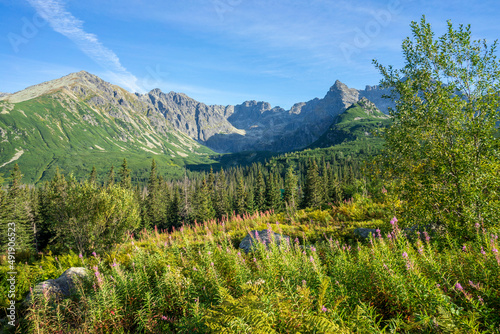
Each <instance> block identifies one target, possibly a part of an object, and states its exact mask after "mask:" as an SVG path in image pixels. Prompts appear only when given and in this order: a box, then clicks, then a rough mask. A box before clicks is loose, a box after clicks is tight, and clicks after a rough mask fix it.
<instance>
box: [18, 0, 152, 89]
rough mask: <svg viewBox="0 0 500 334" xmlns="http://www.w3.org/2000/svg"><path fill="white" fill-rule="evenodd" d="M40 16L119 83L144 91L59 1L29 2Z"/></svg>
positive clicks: (110, 51) (117, 60)
mask: <svg viewBox="0 0 500 334" xmlns="http://www.w3.org/2000/svg"><path fill="white" fill-rule="evenodd" d="M28 2H29V3H30V4H31V6H33V7H34V8H35V10H36V11H37V12H38V14H39V15H40V16H41V17H42V18H43V19H45V20H46V21H47V22H49V24H50V26H51V27H52V29H54V31H56V32H58V33H60V34H62V35H64V36H66V37H67V38H69V39H70V40H72V41H73V42H74V43H75V44H76V45H77V46H78V47H79V48H80V50H81V51H83V52H84V53H85V54H86V55H87V56H89V57H90V58H91V59H92V60H94V61H95V62H96V63H97V64H99V65H100V66H102V67H103V68H104V69H106V70H108V71H109V72H111V73H112V76H113V77H114V78H116V80H117V83H118V84H120V85H123V86H124V87H125V88H127V89H130V90H132V91H136V92H142V91H143V90H142V89H141V88H140V86H139V85H138V84H137V78H136V77H135V76H134V75H133V74H131V73H130V72H128V71H127V69H126V68H125V67H123V66H122V64H121V63H120V59H119V58H118V56H117V55H116V54H115V53H114V52H113V51H112V50H110V49H108V48H106V47H105V46H104V45H103V44H102V43H101V42H100V41H99V39H98V38H97V36H96V35H95V34H91V33H88V32H86V31H85V30H83V21H81V20H79V19H77V18H76V17H74V16H73V15H72V14H71V13H70V12H68V11H67V10H66V9H65V6H64V3H63V2H62V1H59V0H28Z"/></svg>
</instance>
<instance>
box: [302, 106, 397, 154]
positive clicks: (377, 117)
mask: <svg viewBox="0 0 500 334" xmlns="http://www.w3.org/2000/svg"><path fill="white" fill-rule="evenodd" d="M390 121H391V120H390V118H389V116H387V115H385V114H383V113H382V112H381V111H380V110H379V109H377V107H376V106H375V105H374V104H373V103H372V102H370V101H369V100H368V99H366V98H362V99H361V100H359V101H358V102H356V103H354V104H353V105H352V106H350V107H349V108H347V109H346V110H345V111H344V112H343V113H341V114H340V115H338V116H337V118H336V119H335V121H334V122H333V124H332V125H331V126H330V128H329V129H328V130H327V131H326V132H325V133H324V134H323V135H322V136H321V137H320V138H318V140H316V141H315V142H314V143H312V144H311V145H309V146H308V148H310V149H314V148H326V147H330V146H334V145H339V144H343V143H344V144H347V143H348V142H349V145H351V146H352V145H354V146H363V145H364V144H367V145H369V146H372V147H380V146H381V145H382V139H381V138H379V137H375V136H374V135H373V133H374V132H375V131H377V129H379V128H381V127H385V126H388V125H389V123H390Z"/></svg>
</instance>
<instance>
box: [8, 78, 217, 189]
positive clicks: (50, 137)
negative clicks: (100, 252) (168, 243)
mask: <svg viewBox="0 0 500 334" xmlns="http://www.w3.org/2000/svg"><path fill="white" fill-rule="evenodd" d="M72 88H75V87H74V86H73V87H72ZM81 88H82V87H80V86H77V89H74V90H76V91H79V92H80V91H81ZM83 88H84V93H82V94H78V95H76V94H74V93H73V92H72V91H69V90H68V89H66V88H64V89H60V90H57V91H55V92H51V93H49V94H43V95H41V96H38V97H35V98H33V99H28V100H25V101H21V102H17V101H15V100H14V102H12V100H0V173H3V174H4V176H7V175H8V174H9V171H10V170H11V169H12V168H13V166H14V164H15V163H18V164H19V166H20V167H21V170H22V172H23V174H24V181H25V182H30V183H36V182H40V181H44V180H48V179H51V178H52V176H53V175H54V173H55V170H56V168H57V167H58V168H60V169H62V170H63V171H65V173H73V175H74V176H75V177H76V178H77V179H80V178H83V177H86V176H88V174H89V173H90V171H91V170H92V167H93V166H95V167H96V169H97V171H98V174H99V175H98V178H99V179H104V177H105V175H106V174H107V172H108V171H109V168H110V167H111V165H114V166H115V168H117V167H119V165H120V164H121V163H122V161H123V159H124V158H126V159H127V160H128V163H129V167H130V168H131V169H132V170H133V171H134V174H133V175H132V177H133V179H145V178H147V173H148V172H149V167H150V165H151V160H152V159H153V158H154V159H155V160H157V161H158V163H159V168H160V172H161V173H162V174H163V175H170V176H176V175H180V174H181V172H182V169H181V168H180V167H181V166H184V165H186V164H199V163H210V162H211V161H212V160H211V159H210V158H209V155H213V154H214V152H213V151H211V150H210V149H208V148H206V147H204V146H202V145H199V144H198V143H196V142H195V141H194V140H192V139H191V138H189V137H188V136H186V135H184V134H182V133H180V132H179V131H177V130H174V129H173V128H171V127H170V126H169V124H167V123H166V122H165V120H164V118H163V117H162V115H161V114H157V115H155V114H151V112H150V111H149V112H148V111H147V110H142V109H141V107H142V106H141V105H134V103H135V102H136V101H134V100H133V94H130V93H128V92H126V91H124V90H121V89H120V88H119V87H116V86H114V88H115V89H117V90H118V91H117V93H116V94H121V95H123V97H122V101H125V102H123V105H114V104H113V103H112V102H109V103H108V102H107V101H105V102H104V103H103V102H101V104H100V105H96V104H92V103H91V102H90V100H91V99H92V98H95V97H96V96H98V97H99V98H101V100H104V99H105V98H106V96H102V95H100V96H99V95H98V94H99V93H95V92H93V91H92V90H91V89H90V88H88V87H83ZM129 96H132V98H131V99H130V100H129V101H127V100H126V99H127V98H128V97H129Z"/></svg>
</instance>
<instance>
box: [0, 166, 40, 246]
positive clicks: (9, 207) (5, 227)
mask: <svg viewBox="0 0 500 334" xmlns="http://www.w3.org/2000/svg"><path fill="white" fill-rule="evenodd" d="M21 179H22V174H21V170H20V169H19V165H18V164H16V165H15V166H14V169H13V170H12V172H11V178H10V182H9V189H8V190H7V195H6V198H5V200H4V201H3V203H2V207H1V208H0V209H1V210H0V226H1V229H2V231H1V233H2V235H1V236H0V238H1V239H0V240H1V246H2V251H4V250H6V246H7V244H8V242H9V240H8V238H7V236H8V233H10V232H12V230H9V228H14V230H15V232H14V233H15V244H16V248H17V250H18V251H19V250H33V240H34V232H33V226H32V221H30V218H29V211H30V207H29V203H28V201H27V196H26V191H25V189H23V187H22V184H21Z"/></svg>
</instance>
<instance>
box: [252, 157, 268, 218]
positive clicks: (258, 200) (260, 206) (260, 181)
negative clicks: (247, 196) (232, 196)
mask: <svg viewBox="0 0 500 334" xmlns="http://www.w3.org/2000/svg"><path fill="white" fill-rule="evenodd" d="M258 168H259V169H258V171H257V180H256V182H255V188H254V194H255V195H254V202H255V208H256V209H257V210H259V211H264V210H265V209H266V183H265V181H264V175H262V168H261V166H260V165H259V167H258Z"/></svg>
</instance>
